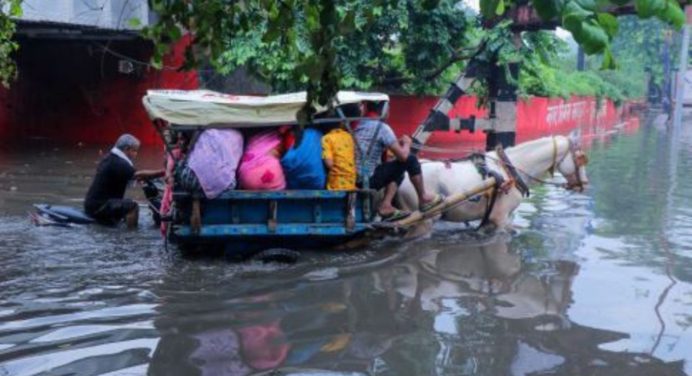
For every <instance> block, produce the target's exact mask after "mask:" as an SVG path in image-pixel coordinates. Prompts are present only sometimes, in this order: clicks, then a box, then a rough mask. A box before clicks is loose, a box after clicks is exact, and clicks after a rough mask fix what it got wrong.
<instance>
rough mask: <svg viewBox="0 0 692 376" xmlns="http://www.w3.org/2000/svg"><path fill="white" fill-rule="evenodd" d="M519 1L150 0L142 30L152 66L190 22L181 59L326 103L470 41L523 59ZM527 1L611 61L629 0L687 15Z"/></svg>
mask: <svg viewBox="0 0 692 376" xmlns="http://www.w3.org/2000/svg"><path fill="white" fill-rule="evenodd" d="M3 1H4V4H5V6H4V7H3V8H2V10H0V79H2V81H3V83H7V82H8V81H9V80H10V79H11V78H12V77H14V75H15V74H16V70H15V66H14V64H13V63H12V60H11V59H10V55H11V54H12V53H13V52H14V51H15V50H16V49H17V45H16V43H15V42H14V41H13V40H12V35H13V33H14V24H13V22H12V21H11V20H10V16H15V15H18V14H19V12H21V8H20V6H19V5H20V3H21V0H3ZM8 2H9V3H8ZM525 3H526V0H480V10H481V14H482V16H483V18H484V19H485V20H484V25H493V27H492V29H491V30H489V31H488V32H486V33H478V32H477V30H478V28H477V27H475V26H477V25H478V22H479V20H473V19H472V18H471V17H470V16H469V15H468V14H467V13H466V12H464V10H463V9H460V8H458V5H457V2H455V1H452V0H421V1H414V0H372V1H365V0H281V1H274V0H237V1H228V0H149V4H150V6H151V9H152V10H153V11H154V12H156V14H157V15H158V21H157V23H156V24H154V25H152V26H150V27H148V28H146V29H145V30H144V33H145V35H146V36H147V37H149V38H151V40H153V41H154V42H155V50H154V57H153V59H152V62H153V64H154V65H155V66H161V65H162V59H163V56H164V55H165V53H166V52H167V51H168V47H167V46H169V45H170V44H171V43H173V42H176V41H178V40H179V39H180V38H181V37H182V35H183V30H188V31H190V32H191V33H192V35H193V45H192V46H190V47H189V48H188V49H187V51H186V58H187V59H186V65H185V68H191V67H194V66H196V65H197V63H198V62H199V61H200V60H202V59H207V58H211V60H212V61H213V62H217V63H218V64H220V66H221V67H224V66H225V68H226V69H230V68H232V67H233V66H237V65H240V64H243V63H245V64H249V65H250V66H251V67H252V70H253V71H254V72H256V73H257V74H258V75H260V76H262V77H265V78H266V79H268V80H269V81H270V82H271V83H272V84H273V86H275V87H278V88H286V89H289V88H290V89H296V88H306V89H307V90H308V99H309V102H312V101H317V102H320V103H322V104H324V103H326V102H328V100H329V99H330V98H332V97H333V95H334V94H335V93H336V91H337V90H338V89H339V88H340V87H356V88H365V87H370V86H373V85H376V86H385V87H388V85H394V86H396V85H400V86H401V85H405V87H406V90H413V91H426V90H430V89H431V88H434V87H436V85H437V84H438V83H439V82H440V80H443V79H445V78H449V77H448V76H449V75H450V74H451V73H450V72H454V71H458V70H459V69H461V67H462V66H463V61H464V58H466V57H468V54H469V53H473V48H474V47H476V46H483V47H484V50H483V51H481V54H480V55H479V56H477V58H478V59H479V60H480V61H498V60H499V62H500V64H503V65H505V64H506V63H507V62H509V61H522V59H525V58H526V56H522V54H524V55H525V54H526V51H527V49H530V46H529V44H530V43H528V44H527V43H524V42H525V41H524V42H522V43H520V45H516V43H514V44H513V42H512V36H511V35H509V34H508V32H507V29H508V27H507V24H506V22H504V21H502V19H503V15H504V14H505V13H506V12H507V11H509V10H511V9H513V8H516V7H517V6H520V5H521V4H525ZM8 4H9V5H8ZM530 4H531V5H532V6H533V7H534V8H535V9H536V11H537V13H538V14H539V15H540V17H542V19H544V20H550V21H555V22H557V23H558V24H560V25H562V26H563V27H564V28H565V29H567V30H569V31H571V32H572V34H573V36H574V38H575V39H576V41H577V42H578V43H579V44H581V45H582V46H583V48H584V50H585V51H586V52H587V53H589V54H596V53H602V54H603V58H602V62H603V66H604V67H614V66H615V60H614V58H613V53H612V45H613V43H614V42H613V41H614V38H615V36H616V35H617V33H618V28H619V24H618V21H617V19H616V18H615V17H614V16H613V14H611V13H613V12H614V11H615V10H616V8H617V7H633V8H634V9H636V12H637V14H638V15H639V16H640V17H644V18H648V17H657V18H659V19H661V20H663V21H665V22H667V23H669V24H671V25H674V26H676V27H679V26H680V25H682V24H683V22H684V14H683V12H682V10H681V8H680V6H679V4H678V2H677V1H676V0H531V1H530ZM510 34H511V33H510ZM527 46H529V47H527ZM539 53H540V52H539ZM494 59H497V60H494ZM529 59H533V58H531V57H529ZM364 61H365V64H363V62H364Z"/></svg>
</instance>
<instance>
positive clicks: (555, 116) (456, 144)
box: [389, 95, 638, 158]
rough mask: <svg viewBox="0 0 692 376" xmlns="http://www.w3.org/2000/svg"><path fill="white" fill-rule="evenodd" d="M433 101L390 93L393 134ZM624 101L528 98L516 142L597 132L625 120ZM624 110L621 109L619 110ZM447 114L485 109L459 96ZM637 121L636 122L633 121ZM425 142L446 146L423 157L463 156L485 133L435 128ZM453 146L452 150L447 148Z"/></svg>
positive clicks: (417, 119)
mask: <svg viewBox="0 0 692 376" xmlns="http://www.w3.org/2000/svg"><path fill="white" fill-rule="evenodd" d="M436 103H437V98H435V97H412V96H397V95H393V96H391V106H390V108H391V110H390V116H389V123H390V124H391V125H392V128H394V130H395V131H396V133H397V134H399V135H402V134H409V135H410V134H412V133H413V132H414V131H415V130H416V128H417V127H418V125H419V124H421V123H422V122H423V120H425V117H426V116H427V115H428V113H429V112H430V109H432V107H433V106H434V105H435V104H436ZM627 108H628V106H627V105H624V106H623V107H621V108H617V107H615V105H614V104H613V102H611V101H609V100H603V101H601V102H600V103H598V102H597V100H596V99H595V98H592V97H573V98H570V99H568V100H563V99H560V98H539V97H534V98H529V99H527V100H520V101H519V102H518V103H517V143H520V142H524V141H528V140H532V139H536V138H539V137H543V136H547V135H551V134H566V133H569V132H570V131H572V130H574V129H577V128H579V129H581V131H582V134H583V136H585V137H589V135H600V134H603V133H605V131H606V130H608V129H610V128H612V127H613V126H615V125H616V124H618V123H620V122H622V121H624V120H628V119H629V118H628V117H627V116H624V115H626V113H629V111H628V110H626V109H627ZM623 110H624V111H623ZM449 114H450V117H452V118H453V117H457V116H458V117H462V118H468V117H470V116H472V115H473V116H476V117H481V116H485V115H486V114H487V113H486V111H485V110H484V109H477V108H476V98H475V97H463V98H461V99H459V101H457V103H456V105H455V106H454V108H453V109H452V110H451V111H450V113H449ZM637 124H638V123H637ZM426 145H427V146H432V147H436V148H440V149H445V150H450V152H447V153H432V152H425V151H424V152H422V153H421V155H422V156H424V157H427V158H435V157H441V156H442V157H445V158H447V157H453V156H463V155H466V154H468V153H469V152H471V151H475V150H483V149H484V148H485V134H484V133H483V132H481V131H477V132H475V133H469V132H468V131H461V132H460V133H456V132H454V131H448V132H444V131H442V132H435V133H433V135H432V136H431V137H430V139H429V140H428V142H427V144H426ZM452 150H454V152H451V151H452Z"/></svg>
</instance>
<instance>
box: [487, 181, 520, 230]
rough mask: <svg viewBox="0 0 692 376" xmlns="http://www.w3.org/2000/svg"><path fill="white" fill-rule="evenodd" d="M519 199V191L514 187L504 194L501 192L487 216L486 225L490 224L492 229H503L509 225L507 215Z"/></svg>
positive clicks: (517, 203)
mask: <svg viewBox="0 0 692 376" xmlns="http://www.w3.org/2000/svg"><path fill="white" fill-rule="evenodd" d="M521 199H522V196H521V192H519V190H517V189H516V188H513V189H511V190H510V191H509V192H508V193H507V194H506V195H505V194H502V196H500V197H498V199H497V201H496V202H495V207H494V208H493V211H492V212H491V213H490V217H489V218H488V219H489V223H488V225H490V224H492V226H493V229H501V228H502V229H503V228H506V227H507V226H509V224H510V220H509V216H510V214H512V212H513V211H514V210H515V209H516V208H517V207H519V204H520V203H521Z"/></svg>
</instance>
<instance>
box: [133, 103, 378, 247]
mask: <svg viewBox="0 0 692 376" xmlns="http://www.w3.org/2000/svg"><path fill="white" fill-rule="evenodd" d="M305 100H306V97H305V93H295V94H286V95H276V96H269V97H253V96H232V95H225V94H220V93H216V92H211V91H203V90H201V91H168V90H151V91H149V92H148V93H147V95H146V96H145V97H144V98H143V103H144V107H145V108H146V110H147V112H148V114H149V116H150V118H151V119H152V122H153V124H154V126H155V128H156V130H157V132H158V133H159V135H160V136H161V139H162V141H163V142H164V144H165V149H166V152H167V153H169V154H170V153H171V152H172V150H173V148H174V147H175V145H174V143H175V141H174V140H176V139H178V136H179V135H180V134H185V135H186V139H188V140H190V141H189V145H188V146H187V149H188V150H187V152H188V153H190V152H191V151H192V149H193V148H194V147H195V145H194V143H195V140H196V139H197V138H198V137H199V135H200V133H201V132H203V131H205V130H207V129H222V128H235V129H238V130H244V131H250V132H251V131H253V130H258V129H266V128H271V127H279V126H284V125H293V126H297V125H298V122H297V120H296V114H297V113H298V111H299V110H300V109H301V108H302V107H303V106H304V104H305ZM366 100H367V101H378V102H388V100H389V97H388V96H387V95H385V94H379V93H358V92H340V93H339V94H338V96H337V98H336V101H337V103H338V104H339V105H342V104H350V103H359V102H361V101H366ZM385 107H386V106H385ZM324 110H326V109H325V108H317V111H318V112H320V111H324ZM352 120H357V119H346V118H336V119H335V118H332V119H321V120H316V121H314V122H313V124H312V125H314V126H315V127H318V128H319V126H320V124H326V123H327V122H329V121H331V122H332V123H333V122H335V121H339V122H341V121H352ZM173 180H174V181H173V202H172V210H171V212H170V215H168V216H166V217H165V218H163V220H164V221H165V222H167V231H166V235H165V236H166V239H167V241H169V242H171V243H173V244H176V245H177V246H178V247H179V248H180V249H183V250H188V249H198V250H208V249H212V248H213V249H222V250H223V251H224V252H225V253H226V255H229V256H234V257H239V258H244V257H247V256H249V255H252V254H255V253H257V252H259V251H265V250H267V249H273V248H283V249H306V248H322V247H330V246H333V245H336V244H341V243H344V242H347V241H349V240H352V239H355V238H358V237H362V236H364V235H365V234H366V233H367V232H368V231H369V230H371V229H372V228H373V227H372V225H373V221H374V219H375V215H374V210H373V202H372V201H373V192H372V191H371V190H369V189H367V187H365V188H364V189H357V190H352V191H330V190H326V189H321V190H281V191H253V190H227V191H225V192H223V193H222V194H220V195H218V196H217V197H214V198H211V199H210V198H206V197H204V195H199V194H195V193H193V192H189V191H185V190H183V189H181V188H180V184H179V182H178V181H176V180H175V175H174V179H173ZM195 210H197V211H198V218H199V219H198V220H195Z"/></svg>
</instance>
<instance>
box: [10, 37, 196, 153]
mask: <svg viewBox="0 0 692 376" xmlns="http://www.w3.org/2000/svg"><path fill="white" fill-rule="evenodd" d="M187 42H188V41H183V42H181V43H179V44H178V45H177V46H176V47H175V49H174V51H173V53H172V54H171V55H170V56H168V57H167V58H166V61H165V65H166V66H169V67H170V66H173V67H175V66H179V65H180V63H181V62H182V52H183V50H184V46H185V44H186V43H187ZM105 43H106V42H93V41H67V40H57V41H56V40H34V39H28V40H24V41H20V52H19V53H18V56H17V65H18V68H19V77H18V79H17V80H16V81H15V82H14V83H13V84H12V87H11V89H10V90H5V89H0V140H1V141H0V143H2V144H8V143H10V142H15V141H16V140H24V141H26V140H50V141H52V142H58V143H80V142H81V143H94V144H103V143H105V144H110V143H112V142H113V141H114V140H115V139H116V138H117V137H118V136H119V135H120V134H122V133H125V132H129V133H133V134H135V135H137V136H138V137H139V138H140V139H141V140H142V141H143V142H144V143H156V142H160V141H158V136H157V135H156V132H155V131H154V130H153V128H152V126H151V124H150V122H149V119H148V118H147V116H146V113H145V111H144V109H143V107H142V102H141V100H142V96H143V95H144V94H145V92H146V90H147V89H150V88H176V89H193V88H197V87H198V81H197V75H196V73H195V72H190V73H178V72H177V71H175V70H173V69H164V70H162V71H157V70H154V69H151V68H150V67H148V66H147V65H145V64H135V67H136V72H135V73H134V74H123V73H119V72H118V61H119V60H121V58H120V57H116V56H114V55H113V54H111V53H108V52H104V50H103V48H102V47H103V46H104V45H105ZM107 47H108V49H109V50H112V51H115V52H116V53H118V54H122V55H125V56H127V57H129V58H132V59H136V60H139V61H142V62H146V61H148V59H149V56H150V52H151V45H150V44H149V43H148V42H146V41H143V40H135V41H120V42H110V43H108V45H107Z"/></svg>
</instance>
